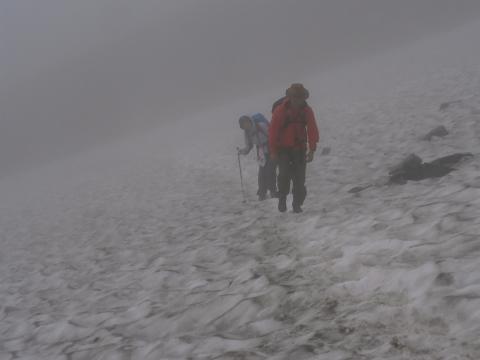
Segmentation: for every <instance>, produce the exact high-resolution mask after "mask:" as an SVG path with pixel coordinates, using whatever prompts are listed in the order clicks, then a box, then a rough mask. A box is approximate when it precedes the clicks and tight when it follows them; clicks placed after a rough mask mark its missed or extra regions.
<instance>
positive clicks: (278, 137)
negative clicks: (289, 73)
mask: <svg viewBox="0 0 480 360" xmlns="http://www.w3.org/2000/svg"><path fill="white" fill-rule="evenodd" d="M268 140H269V145H270V152H271V154H272V155H273V156H276V155H277V154H278V150H279V149H280V148H294V149H301V148H305V149H306V147H307V143H308V147H309V148H310V150H313V151H314V150H315V149H316V148H317V143H318V140H319V134H318V128H317V124H316V122H315V115H314V114H313V110H312V108H311V107H310V106H308V105H305V107H303V108H300V109H298V110H296V111H295V110H294V109H292V108H291V106H290V100H288V99H285V100H284V101H283V103H282V104H281V105H279V106H277V107H276V108H275V111H274V112H273V115H272V122H271V123H270V129H269V134H268Z"/></svg>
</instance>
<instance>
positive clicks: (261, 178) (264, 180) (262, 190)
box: [257, 165, 268, 200]
mask: <svg viewBox="0 0 480 360" xmlns="http://www.w3.org/2000/svg"><path fill="white" fill-rule="evenodd" d="M267 185H268V169H267V166H266V165H265V166H259V167H258V192H257V195H258V198H259V199H260V200H263V199H265V197H266V195H267Z"/></svg>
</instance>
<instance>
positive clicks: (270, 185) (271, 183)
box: [265, 155, 277, 196]
mask: <svg viewBox="0 0 480 360" xmlns="http://www.w3.org/2000/svg"><path fill="white" fill-rule="evenodd" d="M276 170H277V169H276V164H275V162H274V161H273V160H272V159H271V158H270V156H269V155H267V163H266V164H265V171H266V176H267V178H266V180H267V189H268V190H270V195H272V196H276V195H277V171H276Z"/></svg>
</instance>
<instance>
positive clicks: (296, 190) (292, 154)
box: [278, 148, 307, 206]
mask: <svg viewBox="0 0 480 360" xmlns="http://www.w3.org/2000/svg"><path fill="white" fill-rule="evenodd" d="M305 155H306V153H305V149H293V148H282V149H280V150H279V152H278V167H279V174H278V191H279V196H280V197H286V196H287V195H288V193H289V192H290V181H292V182H293V189H292V193H293V205H294V206H302V205H303V202H304V201H305V197H306V196H307V188H306V187H305V173H306V169H307V162H306V158H305Z"/></svg>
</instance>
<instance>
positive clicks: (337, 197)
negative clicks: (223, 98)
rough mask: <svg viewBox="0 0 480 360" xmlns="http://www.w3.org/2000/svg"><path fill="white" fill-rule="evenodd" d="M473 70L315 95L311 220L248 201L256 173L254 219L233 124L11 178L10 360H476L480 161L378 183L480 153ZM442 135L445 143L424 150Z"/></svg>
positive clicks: (6, 335)
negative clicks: (340, 94)
mask: <svg viewBox="0 0 480 360" xmlns="http://www.w3.org/2000/svg"><path fill="white" fill-rule="evenodd" d="M478 28H479V27H478V25H477V28H476V30H478ZM469 29H470V30H469ZM469 29H467V30H465V31H466V33H469V31H470V32H471V31H472V30H471V28H469ZM476 33H477V34H478V31H477V32H476ZM463 35H465V34H463ZM475 36H476V35H475ZM462 38H464V37H462ZM467 38H468V37H467ZM475 38H476V37H475ZM451 41H453V40H451ZM467 48H468V46H467ZM478 58H479V57H478V56H477V57H476V60H477V61H478ZM468 59H470V60H472V58H471V57H469V58H468ZM457 60H458V59H457ZM472 62H473V65H472V64H468V62H465V63H464V62H458V61H457V62H455V64H457V65H456V66H453V65H451V64H450V63H448V64H445V66H443V67H441V66H440V65H438V64H437V65H436V67H435V68H434V69H432V68H430V69H429V70H431V71H430V72H428V73H427V72H425V74H424V76H423V77H417V79H415V80H414V81H411V82H409V83H408V84H407V83H405V84H402V86H401V88H398V87H397V88H395V90H392V92H391V93H389V94H384V95H382V97H377V98H375V99H374V100H373V98H372V100H370V101H361V102H357V103H350V102H347V101H343V102H342V101H339V102H337V103H333V102H332V103H328V104H327V102H328V101H327V100H320V99H318V101H316V100H315V98H314V97H313V98H312V101H311V102H312V106H313V107H314V108H315V110H316V111H317V116H318V120H319V126H320V129H321V131H322V134H321V138H322V140H321V141H322V145H323V146H331V147H332V152H331V154H330V155H327V156H320V155H319V153H318V156H317V158H316V159H315V161H314V163H313V164H312V165H311V166H310V167H309V169H308V181H307V185H308V191H309V194H308V198H307V201H306V203H305V212H304V213H303V214H299V215H297V214H293V213H291V212H287V213H285V214H280V213H278V212H277V210H276V202H275V201H274V200H267V201H265V202H262V203H259V202H257V201H256V200H255V196H254V194H255V190H256V184H255V178H256V165H255V161H254V159H253V158H252V157H248V158H243V159H242V164H243V166H244V176H245V179H246V183H247V184H246V185H247V194H248V201H247V202H246V203H243V202H242V195H241V192H240V183H239V178H238V167H237V162H236V160H237V159H236V154H235V151H234V149H235V146H236V145H241V139H242V137H241V134H240V131H239V130H238V128H237V124H236V117H235V116H236V114H232V112H231V109H228V108H227V109H221V110H218V112H217V113H214V114H199V115H198V117H197V118H195V119H189V123H191V124H195V125H193V126H191V127H185V125H184V123H178V124H171V125H168V126H167V125H165V126H163V127H162V128H161V129H160V131H159V132H158V133H154V132H153V133H151V134H149V135H148V136H145V137H144V138H137V139H132V140H131V141H130V142H129V143H128V144H126V143H118V144H113V145H110V146H107V147H105V148H103V149H92V150H91V152H90V153H87V154H83V155H81V156H78V157H77V158H72V159H69V160H68V161H64V162H61V163H56V164H51V165H49V166H46V167H44V168H42V169H38V170H36V171H34V172H32V173H26V174H23V175H22V176H16V177H15V178H6V179H5V180H4V181H3V182H2V183H0V227H1V233H0V236H1V238H0V241H1V252H0V276H1V282H0V359H1V360H10V359H52V360H60V359H62V360H63V359H65V360H66V359H71V360H81V359H82V360H83V359H84V360H92V359H102V360H107V359H108V360H126V359H135V360H157V359H252V360H255V359H296V360H300V359H320V360H347V359H352V360H353V359H355V360H357V359H377V360H380V359H382V360H384V359H389V360H390V359H479V358H480V239H479V234H480V162H479V159H478V157H475V158H474V159H473V160H471V161H469V162H467V163H464V164H462V165H461V166H460V167H459V169H458V170H457V171H455V172H452V173H451V174H449V175H447V176H445V177H444V178H441V179H434V180H424V181H421V182H417V183H414V182H408V183H407V184H406V185H404V186H385V185H382V184H383V181H384V176H385V175H386V174H387V171H388V167H389V166H391V165H393V164H395V163H396V162H397V161H398V160H400V159H402V158H403V157H404V156H405V155H408V154H409V153H411V152H415V153H417V154H418V155H420V156H421V157H422V158H423V159H424V160H426V161H429V160H432V159H433V158H435V157H440V156H443V155H448V154H450V153H453V152H457V151H458V152H465V151H470V152H472V153H474V154H476V155H478V154H479V153H480V98H479V92H480V75H479V74H480V73H479V70H480V67H478V65H475V61H472ZM452 64H453V63H452ZM316 86H317V88H316ZM310 88H311V89H312V94H315V93H316V90H317V93H320V92H323V93H325V92H328V91H327V90H325V89H324V88H321V85H320V84H318V85H316V84H315V83H311V84H310ZM457 100H459V101H458V102H455V103H452V105H451V106H449V107H448V108H447V109H445V110H444V111H440V110H439V107H440V105H441V104H442V103H444V102H448V101H457ZM268 105H269V104H267V105H266V108H268ZM436 125H445V126H446V127H447V128H448V129H449V130H450V134H449V135H448V136H447V137H446V138H444V139H433V140H432V141H431V142H426V141H421V140H419V138H420V137H421V135H424V134H425V133H427V132H428V131H429V130H431V128H433V127H434V126H436ZM365 183H373V184H375V185H374V186H372V187H370V188H368V189H367V190H364V191H363V192H360V193H358V194H349V193H348V190H349V189H350V188H352V187H354V186H358V185H361V184H365Z"/></svg>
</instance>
